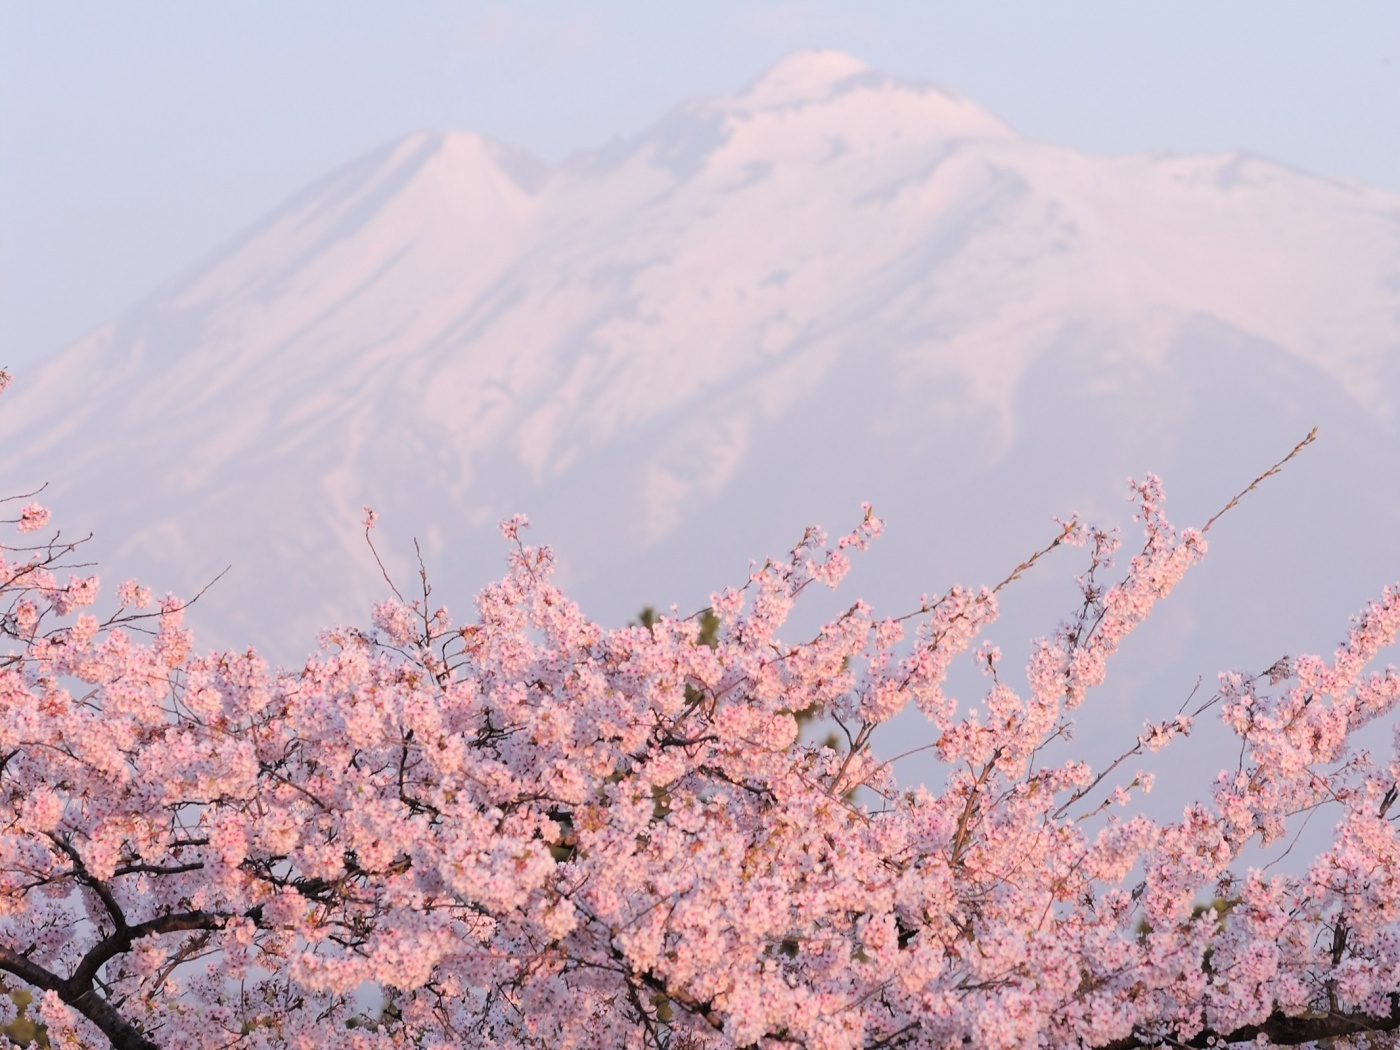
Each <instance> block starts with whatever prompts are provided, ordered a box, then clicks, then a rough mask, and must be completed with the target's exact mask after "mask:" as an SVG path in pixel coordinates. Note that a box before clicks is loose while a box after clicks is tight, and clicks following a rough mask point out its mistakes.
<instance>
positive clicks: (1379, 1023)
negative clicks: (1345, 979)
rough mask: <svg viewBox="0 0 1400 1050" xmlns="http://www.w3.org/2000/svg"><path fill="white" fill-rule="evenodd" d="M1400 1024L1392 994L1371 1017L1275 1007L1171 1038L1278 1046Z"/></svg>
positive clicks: (1135, 1044) (1133, 1044)
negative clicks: (1237, 1022) (1383, 1010)
mask: <svg viewBox="0 0 1400 1050" xmlns="http://www.w3.org/2000/svg"><path fill="white" fill-rule="evenodd" d="M1397 1028H1400V994H1392V995H1391V997H1390V1014H1389V1016H1386V1017H1372V1016H1370V1015H1369V1014H1364V1013H1341V1012H1337V1011H1333V1012H1330V1013H1325V1014H1305V1015H1303V1016H1301V1017H1290V1016H1288V1015H1287V1014H1285V1013H1283V1012H1282V1011H1281V1010H1275V1011H1274V1012H1273V1013H1271V1014H1270V1015H1269V1016H1268V1017H1267V1018H1266V1019H1265V1020H1264V1022H1263V1023H1262V1024H1250V1025H1245V1026H1244V1027H1243V1028H1237V1029H1235V1030H1234V1031H1233V1032H1217V1031H1215V1030H1214V1029H1210V1028H1207V1029H1203V1030H1202V1031H1200V1032H1198V1033H1196V1034H1195V1035H1194V1036H1192V1037H1191V1038H1190V1039H1180V1040H1175V1041H1172V1043H1173V1045H1177V1046H1189V1047H1194V1048H1197V1050H1205V1048H1206V1047H1208V1046H1221V1045H1230V1044H1234V1043H1252V1042H1254V1040H1256V1039H1257V1038H1258V1037H1259V1036H1261V1035H1262V1036H1264V1037H1265V1038H1267V1039H1268V1040H1269V1042H1271V1043H1274V1044H1277V1045H1279V1046H1298V1045H1299V1044H1301V1043H1312V1042H1317V1041H1318V1040H1321V1039H1335V1038H1337V1037H1339V1036H1348V1035H1363V1034H1365V1033H1368V1032H1393V1031H1395V1030H1396V1029H1397ZM1166 1042H1168V1040H1165V1039H1163V1038H1162V1037H1160V1036H1157V1037H1153V1036H1149V1035H1145V1034H1143V1035H1139V1034H1137V1033H1134V1034H1133V1035H1130V1036H1128V1037H1126V1038H1124V1039H1116V1040H1114V1041H1113V1042H1111V1043H1106V1044H1104V1045H1103V1046H1101V1047H1098V1048H1096V1050H1148V1048H1150V1047H1159V1046H1162V1045H1163V1044H1164V1043H1166Z"/></svg>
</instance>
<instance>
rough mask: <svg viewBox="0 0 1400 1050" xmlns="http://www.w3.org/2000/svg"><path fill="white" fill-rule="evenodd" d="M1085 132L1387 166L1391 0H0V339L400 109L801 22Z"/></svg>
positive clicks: (747, 48) (270, 190)
mask: <svg viewBox="0 0 1400 1050" xmlns="http://www.w3.org/2000/svg"><path fill="white" fill-rule="evenodd" d="M810 46H825V47H836V48H841V49H843V50H846V51H849V52H851V53H852V54H855V55H857V56H859V57H860V58H862V59H864V60H865V61H867V62H869V63H870V64H872V65H874V66H876V67H878V68H881V69H884V70H886V71H888V72H891V73H895V74H899V75H905V76H911V77H918V78H925V79H932V80H936V81H938V82H940V83H942V84H944V85H946V86H948V87H952V88H955V89H957V90H959V91H961V92H962V93H963V94H965V95H968V96H969V97H971V98H972V99H974V100H976V101H977V102H979V103H980V104H981V105H983V106H984V107H986V108H987V109H989V110H991V111H992V112H994V113H996V114H998V115H999V116H1000V117H1002V118H1003V119H1005V120H1007V121H1008V122H1009V123H1010V124H1012V125H1013V126H1014V127H1015V128H1016V129H1017V130H1019V131H1020V132H1021V133H1022V134H1023V135H1026V136H1027V137H1031V138H1037V139H1048V140H1053V141H1056V142H1060V143H1064V144H1066V145H1071V146H1075V147H1077V148H1079V149H1083V150H1086V151H1090V152H1098V153H1119V152H1132V151H1141V150H1169V151H1174V152H1197V151H1222V150H1231V149H1247V150H1251V151H1253V152H1256V153H1260V154H1263V155H1266V156H1269V157H1272V158H1274V159H1276V160H1280V161H1283V162H1285V163H1288V164H1291V165H1294V166H1297V167H1300V168H1305V169H1308V170H1311V171H1316V172H1320V173H1323V174H1328V175H1336V176H1342V177H1347V178H1355V179H1360V180H1363V181H1366V182H1369V183H1372V184H1375V185H1379V186H1383V187H1386V188H1388V189H1391V190H1394V191H1397V192H1400V3H1395V2H1392V0H1385V2H1381V0H1355V2H1348V3H1326V4H1324V3H1321V2H1309V3H1303V2H1292V0H1267V2H1265V0H1250V2H1246V0H1236V2H1229V3H1225V2H1220V0H1215V2H1196V0H1171V2H1151V3H1147V2H1139V3H1130V2H1125V0H1113V2H1100V0H1094V2H1089V0H1083V2H1054V3H1052V2H1048V0H1018V2H1009V0H1008V2H978V3H973V2H971V0H967V2H963V3H945V2H938V0H867V2H864V3H842V2H836V0H810V2H804V0H795V2H787V3H762V2H744V0H705V2H703V3H699V2H695V3H685V4H682V3H671V2H661V0H653V2H650V3H640V2H631V3H628V2H605V3H587V2H563V0H560V2H545V0H530V2H520V3H515V4H499V3H474V2H457V3H447V2H433V0H414V2H412V3H390V2H387V0H383V2H379V3H366V2H357V0H242V2H239V3H229V2H204V3H192V2H189V0H160V2H157V0H146V2H142V3H133V2H123V0H104V2H101V3H96V2H80V0H66V2H64V3H61V4H59V3H52V4H51V3H40V2H38V0H0V364H7V363H8V364H10V365H20V366H23V365H25V364H27V363H29V362H32V361H34V360H36V359H38V358H40V357H42V356H45V355H48V354H51V353H53V352H55V351H57V350H58V349H61V348H62V347H63V346H64V345H66V344H67V343H69V342H71V341H72V340H74V339H76V338H78V337H79V336H81V335H82V334H84V332H86V331H88V330H89V329H91V328H92V327H94V326H95V325H97V324H99V323H101V322H102V321H104V320H106V319H107V318H109V317H110V316H112V315H114V314H115V313H117V312H118V311H120V310H121V309H122V308H123V307H125V306H128V305H130V304H131V303H132V302H134V301H136V300H137V299H139V298H140V297H141V296H142V295H143V294H144V293H146V292H148V291H150V290H152V289H153V288H154V287H155V286H156V285H158V284H159V283H161V282H163V281H164V280H166V279H168V278H170V277H172V276H174V275H175V274H177V273H179V272H180V271H181V270H182V269H183V268H185V267H187V266H189V265H190V264H191V263H193V262H195V261H196V260H197V259H198V258H199V257H200V256H201V255H203V254H204V253H205V252H206V251H208V250H210V249H211V248H213V247H215V246H216V245H217V244H219V243H220V242H221V241H223V240H224V239H226V238H228V237H230V236H232V235H233V234H235V233H237V232H238V231H239V230H240V229H241V228H242V227H244V226H245V225H247V224H248V223H250V222H252V221H253V220H255V219H256V218H258V217H259V216H260V215H262V214H263V213H264V212H266V211H267V210H269V209H270V208H272V207H273V206H275V205H276V204H277V203H278V202H279V201H281V200H282V199H283V198H285V197H286V196H288V195H290V194H291V193H293V192H294V191H295V190H297V189H298V188H299V187H300V186H302V185H303V184H305V183H306V182H308V181H310V180H311V179H314V178H316V177H317V176H319V175H321V174H323V173H324V172H326V171H327V170H329V169H330V168H332V167H334V166H336V165H337V164H340V163H342V162H344V161H346V160H349V159H351V158H353V157H354V156H356V155H358V154H360V153H363V152H365V151H366V150H369V149H371V148H373V147H375V146H377V145H379V144H380V143H382V142H384V141H386V140H388V139H391V138H393V137H395V136H398V135H400V134H404V133H406V132H410V131H413V130H418V129H423V128H430V129H441V128H470V129H473V130H477V131H481V132H484V133H487V134H489V135H493V136H495V137H497V138H501V139H504V140H507V141H510V142H514V143H516V144H518V145H522V146H525V147H527V148H529V149H532V150H534V151H535V152H537V153H539V154H541V155H542V156H544V157H546V158H549V159H558V158H560V157H563V156H565V155H567V154H568V153H570V152H571V151H573V150H577V149H580V148H585V147H589V146H593V145H599V144H601V143H603V142H605V141H607V140H608V139H609V138H612V137H614V136H617V135H629V134H633V133H636V132H638V131H640V130H642V129H643V128H645V127H646V126H647V125H648V124H649V123H651V122H652V121H653V120H655V119H656V118H658V117H659V116H661V115H662V114H663V113H665V112H666V111H667V110H668V109H669V108H670V107H672V106H674V105H675V104H677V103H679V102H681V101H683V100H685V99H687V98H690V97H694V96H696V95H704V94H716V93H723V92H728V91H732V90H734V89H736V88H737V87H739V86H740V85H742V84H743V83H744V82H746V81H747V80H749V79H751V78H752V77H753V76H755V75H757V74H758V73H759V72H761V71H762V70H763V69H764V68H765V67H767V66H768V65H771V64H772V63H773V62H775V61H776V60H778V59H779V58H781V57H782V56H783V55H784V54H787V53H788V52H790V51H792V50H795V49H797V48H800V47H810Z"/></svg>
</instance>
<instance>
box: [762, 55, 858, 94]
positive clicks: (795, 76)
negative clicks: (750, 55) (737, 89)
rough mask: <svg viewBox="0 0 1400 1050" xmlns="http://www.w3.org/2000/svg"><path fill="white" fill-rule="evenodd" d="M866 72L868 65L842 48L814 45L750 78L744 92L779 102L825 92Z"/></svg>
mask: <svg viewBox="0 0 1400 1050" xmlns="http://www.w3.org/2000/svg"><path fill="white" fill-rule="evenodd" d="M869 72H870V67H869V66H867V65H866V64H865V63H864V62H862V61H861V60H860V59H858V58H856V57H854V56H853V55H848V54H846V53H845V52H844V51H834V50H830V49H824V48H814V49H811V50H807V51H798V52H796V53H794V54H791V55H789V56H788V57H787V58H785V59H783V60H782V61H781V62H779V63H778V64H777V65H775V66H773V67H772V68H771V69H769V70H768V72H766V73H764V74H763V75H762V76H760V77H759V78H758V79H757V80H756V81H754V82H753V84H752V85H751V86H750V87H749V89H748V91H746V92H745V95H747V96H748V97H750V98H755V99H758V100H760V101H762V102H765V103H769V104H779V105H781V104H783V103H788V102H797V101H802V100H805V99H810V98H812V97H813V96H820V95H825V94H826V93H827V91H828V90H829V89H830V88H831V87H832V86H833V85H835V84H839V83H840V82H841V81H843V80H849V79H850V78H851V77H857V76H861V75H862V74H865V73H869Z"/></svg>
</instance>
